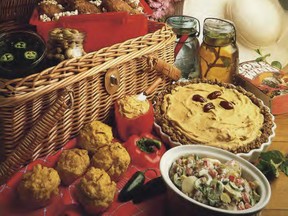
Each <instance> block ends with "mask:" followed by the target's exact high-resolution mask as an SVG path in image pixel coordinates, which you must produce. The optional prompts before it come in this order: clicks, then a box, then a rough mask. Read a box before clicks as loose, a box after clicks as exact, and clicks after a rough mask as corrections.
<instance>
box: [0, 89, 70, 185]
mask: <svg viewBox="0 0 288 216" xmlns="http://www.w3.org/2000/svg"><path fill="white" fill-rule="evenodd" d="M67 94H68V95H69V99H70V103H69V100H68V101H67V97H66V96H67ZM71 106H73V93H72V92H71V91H67V90H64V91H62V92H61V94H60V95H59V97H58V98H57V100H56V101H55V102H54V103H53V104H52V106H51V107H50V108H49V110H48V111H47V112H45V114H43V115H42V116H41V117H40V118H39V119H38V120H37V122H36V123H35V124H34V125H33V127H32V128H31V129H30V131H29V132H28V133H27V134H26V135H25V136H24V138H23V139H22V140H20V143H19V145H18V146H17V147H16V148H15V150H14V152H13V153H12V154H11V155H9V156H8V158H7V159H6V160H5V161H4V162H2V163H1V164H0V184H3V183H5V182H6V181H7V180H8V179H9V178H10V177H11V176H12V175H13V174H14V173H15V172H17V171H18V170H19V169H20V168H21V166H22V165H23V164H25V163H26V162H27V161H29V160H30V159H31V157H32V154H33V152H34V150H35V149H36V148H37V146H39V145H40V144H41V143H42V142H43V139H44V138H45V137H46V136H47V134H48V132H49V131H50V130H51V129H52V128H53V127H54V126H55V124H56V123H57V122H58V120H59V119H61V118H62V117H63V115H64V112H65V111H66V110H67V109H69V108H70V107H71Z"/></svg>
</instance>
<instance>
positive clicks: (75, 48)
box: [47, 28, 86, 63]
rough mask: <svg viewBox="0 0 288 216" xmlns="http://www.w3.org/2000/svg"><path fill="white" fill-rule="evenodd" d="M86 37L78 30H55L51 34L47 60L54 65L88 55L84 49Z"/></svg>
mask: <svg viewBox="0 0 288 216" xmlns="http://www.w3.org/2000/svg"><path fill="white" fill-rule="evenodd" d="M84 37H85V35H84V34H83V33H82V32H79V31H78V30H77V29H70V28H55V29H53V30H52V31H50V32H49V39H48V42H47V58H48V59H49V60H51V61H53V62H54V63H59V62H61V61H63V60H66V59H71V58H75V57H81V56H83V55H85V54H86V52H85V51H84V48H83V42H84Z"/></svg>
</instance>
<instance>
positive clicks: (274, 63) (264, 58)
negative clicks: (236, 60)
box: [255, 49, 282, 70]
mask: <svg viewBox="0 0 288 216" xmlns="http://www.w3.org/2000/svg"><path fill="white" fill-rule="evenodd" d="M255 52H256V53H258V55H260V57H258V58H256V59H255V61H256V62H261V61H263V62H266V63H268V64H269V62H268V61H267V58H268V57H270V56H271V54H270V53H268V54H263V53H262V51H261V50H260V49H256V50H255ZM270 65H271V66H272V67H275V68H278V69H279V70H280V69H282V64H281V63H280V62H279V61H272V62H271V63H270Z"/></svg>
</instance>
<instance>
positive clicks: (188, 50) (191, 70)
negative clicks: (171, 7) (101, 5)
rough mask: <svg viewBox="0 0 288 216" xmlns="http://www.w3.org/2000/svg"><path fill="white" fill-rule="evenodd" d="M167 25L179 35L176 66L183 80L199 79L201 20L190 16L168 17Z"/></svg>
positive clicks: (175, 49)
mask: <svg viewBox="0 0 288 216" xmlns="http://www.w3.org/2000/svg"><path fill="white" fill-rule="evenodd" d="M166 23H167V24H168V25H169V26H171V27H172V29H173V31H174V33H175V34H176V35H177V39H176V41H175V48H174V56H175V63H174V65H175V66H176V67H177V68H178V69H179V70H181V72H182V74H181V78H184V79H191V78H195V77H199V75H200V68H199V55H198V51H199V40H198V36H199V31H200V30H199V29H200V23H199V20H198V19H196V18H194V17H190V16H182V15H179V16H178V15H175V16H171V17H168V18H167V19H166Z"/></svg>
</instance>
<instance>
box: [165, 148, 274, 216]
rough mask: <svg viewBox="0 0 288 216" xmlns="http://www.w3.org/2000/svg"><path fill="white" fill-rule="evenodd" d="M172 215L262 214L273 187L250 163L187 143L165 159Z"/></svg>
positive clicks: (171, 152) (224, 152)
mask: <svg viewBox="0 0 288 216" xmlns="http://www.w3.org/2000/svg"><path fill="white" fill-rule="evenodd" d="M160 171H161V175H162V178H163V179H164V181H165V183H166V185H167V188H168V193H167V202H168V205H167V206H168V207H169V213H170V214H171V215H175V214H178V215H181V216H182V215H197V216H198V215H199V216H202V215H203V216H204V215H205V216H212V215H213V216H214V215H249V216H250V215H259V214H260V212H261V210H262V209H263V208H264V207H265V206H266V205H267V204H268V202H269V200H270V197H271V188H270V184H269V182H268V180H267V179H266V177H265V176H264V175H263V174H262V173H261V172H260V171H259V170H258V169H257V168H256V167H255V166H254V165H253V164H251V163H250V162H248V161H246V160H245V159H243V158H241V157H239V156H237V155H235V154H233V153H230V152H228V151H225V150H222V149H219V148H214V147H209V146H203V145H184V146H178V147H174V148H171V149H170V150H168V151H167V152H166V153H165V154H164V155H163V156H162V158H161V162H160Z"/></svg>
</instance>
